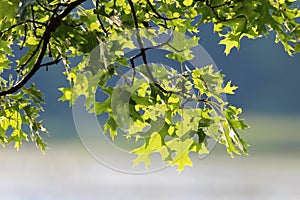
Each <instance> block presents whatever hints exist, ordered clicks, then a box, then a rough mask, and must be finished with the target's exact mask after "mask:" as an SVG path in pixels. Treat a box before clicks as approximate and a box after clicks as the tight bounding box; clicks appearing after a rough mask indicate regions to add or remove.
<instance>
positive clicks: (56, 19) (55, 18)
mask: <svg viewBox="0 0 300 200" xmlns="http://www.w3.org/2000/svg"><path fill="white" fill-rule="evenodd" d="M85 1H86V0H77V1H74V2H72V3H70V4H68V5H66V7H65V9H64V10H63V11H62V12H61V14H59V15H56V14H53V15H52V17H51V18H50V20H49V21H48V25H47V27H46V30H45V32H44V34H43V37H42V39H41V41H40V43H41V44H42V47H41V50H40V52H39V55H38V57H37V59H36V61H35V64H34V66H33V68H32V69H31V71H30V72H29V73H28V74H27V75H26V76H25V77H24V78H23V79H22V80H21V81H19V82H18V83H17V84H16V85H14V86H13V87H11V88H9V89H8V90H4V91H1V92H0V97H1V96H5V95H7V94H12V93H14V92H17V91H18V90H19V89H21V88H22V87H23V86H24V85H25V84H26V83H27V82H28V81H29V80H30V79H31V78H32V76H33V75H34V74H35V73H36V72H37V71H38V70H39V69H40V67H41V63H42V61H43V58H44V56H45V53H46V51H47V47H48V43H49V42H50V39H51V36H52V33H53V32H55V31H56V29H57V28H58V27H59V26H60V24H61V23H62V19H63V18H64V17H66V16H67V15H68V14H69V13H70V12H71V11H72V10H73V9H74V8H76V7H77V6H79V5H80V4H82V3H83V2H85Z"/></svg>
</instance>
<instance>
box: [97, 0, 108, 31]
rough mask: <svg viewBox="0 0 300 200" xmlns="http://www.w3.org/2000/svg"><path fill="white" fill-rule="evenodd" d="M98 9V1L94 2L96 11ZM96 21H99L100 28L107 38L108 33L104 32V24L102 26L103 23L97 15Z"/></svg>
mask: <svg viewBox="0 0 300 200" xmlns="http://www.w3.org/2000/svg"><path fill="white" fill-rule="evenodd" d="M98 8H99V0H97V1H96V9H98ZM97 20H98V21H99V23H100V26H101V28H102V30H103V31H104V33H105V36H108V32H107V30H106V28H105V26H104V24H103V22H102V20H101V19H100V16H99V15H98V14H97Z"/></svg>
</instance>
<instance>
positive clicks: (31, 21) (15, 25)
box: [0, 19, 47, 36]
mask: <svg viewBox="0 0 300 200" xmlns="http://www.w3.org/2000/svg"><path fill="white" fill-rule="evenodd" d="M26 23H36V24H39V25H42V26H47V24H46V23H42V22H38V21H33V20H31V19H28V20H25V21H22V22H19V23H17V24H14V25H12V26H10V27H9V28H7V29H5V30H3V31H1V32H0V36H1V35H2V34H3V33H6V32H8V31H10V30H11V29H13V28H15V27H17V26H20V25H23V24H26Z"/></svg>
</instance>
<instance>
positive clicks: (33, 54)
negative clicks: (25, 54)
mask: <svg viewBox="0 0 300 200" xmlns="http://www.w3.org/2000/svg"><path fill="white" fill-rule="evenodd" d="M41 44H42V40H40V41H39V43H38V45H37V46H36V48H35V49H34V51H33V52H32V53H31V55H30V57H29V58H28V59H27V60H26V62H25V63H23V64H21V65H20V67H18V68H17V69H16V72H18V73H19V72H20V71H21V70H23V69H24V67H25V66H26V65H28V63H29V62H31V60H32V59H33V57H34V56H35V55H36V54H37V52H38V51H39V49H40V46H41Z"/></svg>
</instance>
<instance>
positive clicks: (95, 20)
mask: <svg viewBox="0 0 300 200" xmlns="http://www.w3.org/2000/svg"><path fill="white" fill-rule="evenodd" d="M87 2H89V1H87V0H2V1H1V2H0V11H1V12H0V51H1V54H0V74H1V77H0V143H1V144H2V145H3V146H5V145H7V144H8V143H12V142H14V143H15V147H16V149H19V148H20V146H21V145H22V142H23V141H28V140H29V139H31V140H32V141H35V143H36V145H37V146H38V147H39V148H40V149H41V150H42V151H43V152H44V151H45V149H46V143H45V142H44V140H43V139H42V137H41V133H45V134H47V131H46V129H45V128H44V127H43V124H42V121H40V119H39V113H40V112H42V111H43V103H44V101H43V96H42V93H41V91H39V90H38V89H37V88H36V87H35V84H34V83H31V84H30V85H29V84H28V83H29V82H30V79H31V78H32V76H33V75H34V74H35V73H36V72H37V71H38V70H40V69H42V68H46V69H48V67H50V66H51V65H55V64H58V63H60V62H61V63H63V64H64V66H65V67H66V70H65V75H66V78H67V79H68V80H69V83H70V85H69V87H68V88H59V90H60V91H61V92H62V97H61V98H60V100H62V101H69V102H70V105H73V104H74V103H75V102H76V99H77V98H78V97H79V96H80V95H84V96H85V97H86V101H85V106H86V109H87V110H88V111H89V112H91V113H95V114H97V115H100V114H104V113H106V115H107V121H106V122H105V126H104V131H105V132H108V133H109V134H110V136H111V137H112V138H114V137H116V136H117V135H118V134H126V137H127V138H128V139H131V138H134V139H135V140H143V145H142V146H140V147H139V148H136V149H133V150H132V152H133V153H135V154H137V158H136V160H135V161H134V164H135V165H138V164H139V163H141V162H144V163H145V166H146V167H147V166H148V165H149V164H150V155H151V153H153V152H158V153H160V155H161V158H162V160H163V161H165V162H167V163H168V164H169V165H178V170H179V171H181V170H182V169H183V168H184V167H185V166H191V165H192V162H191V160H190V158H189V152H191V151H193V152H197V153H199V154H206V153H208V149H207V141H208V140H211V139H212V140H215V141H217V142H219V143H221V144H223V145H225V147H226V149H227V152H228V153H229V154H230V155H232V156H233V154H234V153H235V154H240V153H243V154H247V151H246V146H247V143H246V142H245V141H244V140H243V139H242V138H241V137H240V135H239V130H243V129H245V128H247V127H248V126H247V125H246V124H245V123H244V122H243V120H242V119H240V118H239V115H240V114H241V112H242V110H241V108H236V107H234V106H232V105H230V104H229V103H228V102H227V101H226V99H225V98H224V95H225V94H234V91H235V89H237V87H236V86H233V85H232V84H231V82H228V83H224V80H223V78H224V75H223V74H221V73H220V72H218V71H215V70H214V69H213V66H197V67H196V68H191V66H189V61H190V60H192V59H193V58H194V55H193V53H192V49H193V48H194V47H195V46H197V44H198V41H199V39H200V38H198V37H197V36H196V33H198V31H199V30H198V27H199V25H200V24H203V23H213V25H214V31H215V32H216V33H217V34H218V35H219V36H220V43H219V44H221V45H224V46H225V51H224V52H225V54H227V55H228V54H229V53H230V51H231V49H233V48H239V47H240V40H241V39H242V38H243V37H247V38H251V39H255V38H259V37H262V36H265V35H268V34H269V33H270V32H275V33H276V41H275V42H276V43H277V42H279V43H281V44H282V45H283V47H284V49H285V51H286V52H287V53H288V54H290V55H293V54H296V53H297V52H299V51H300V44H299V41H300V26H299V17H300V10H299V9H298V8H295V6H293V2H294V0H260V1H256V0H247V1H246V0H155V1H153V0H127V1H125V0H110V1H104V0H93V1H91V2H92V3H93V4H91V5H92V6H91V5H88V4H86V3H87ZM91 2H90V3H91ZM297 18H298V19H297ZM186 34H189V35H191V36H192V37H185V35H186ZM13 46H15V47H18V48H20V50H22V52H23V56H22V57H21V58H17V59H16V58H14V51H13V50H12V47H13ZM154 49H160V50H163V51H164V52H165V55H166V57H167V58H168V59H169V60H172V61H174V62H176V63H177V64H178V66H179V68H177V69H175V68H167V67H165V66H164V65H161V64H153V63H150V62H149V59H148V52H150V51H151V50H154ZM128 52H131V54H130V53H129V54H130V55H128ZM132 52H135V54H133V55H132ZM70 58H80V60H81V61H80V63H79V64H77V65H76V66H74V63H73V64H72V63H71V62H70ZM137 60H140V61H141V64H139V65H138V64H136V61H137ZM129 71H130V73H129ZM116 78H119V79H120V80H122V81H121V82H122V84H120V85H112V84H109V83H110V82H111V80H115V79H116ZM98 90H101V91H102V92H104V93H105V94H106V96H107V98H106V99H105V100H104V101H98V100H97V98H96V95H95V94H96V93H97V91H98ZM122 113H123V114H122ZM124 113H126V114H125V115H124Z"/></svg>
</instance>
